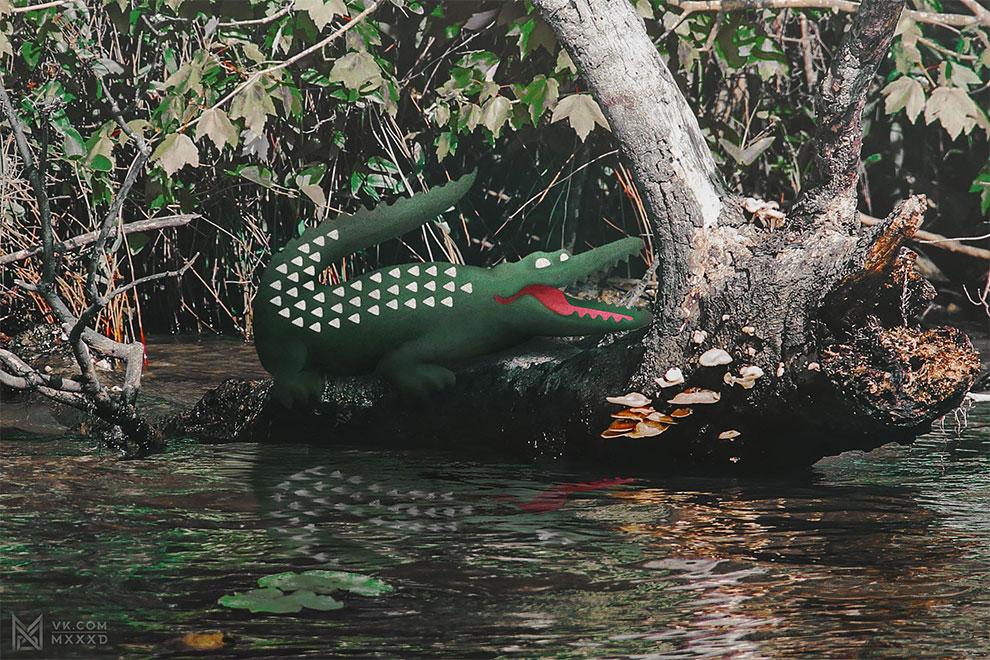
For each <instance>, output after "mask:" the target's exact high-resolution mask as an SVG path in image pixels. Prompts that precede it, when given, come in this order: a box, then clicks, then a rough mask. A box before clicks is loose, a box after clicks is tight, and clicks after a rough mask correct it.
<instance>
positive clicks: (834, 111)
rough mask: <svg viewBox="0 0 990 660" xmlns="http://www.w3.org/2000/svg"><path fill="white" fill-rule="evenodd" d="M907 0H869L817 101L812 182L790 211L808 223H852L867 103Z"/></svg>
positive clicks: (849, 225)
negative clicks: (864, 112) (868, 93)
mask: <svg viewBox="0 0 990 660" xmlns="http://www.w3.org/2000/svg"><path fill="white" fill-rule="evenodd" d="M903 9H904V0H865V1H864V2H863V3H862V4H861V5H860V9H859V11H858V12H857V13H856V16H855V17H854V18H853V21H852V25H851V26H850V29H849V32H848V33H847V34H846V36H845V38H844V39H843V40H842V44H840V46H839V49H838V51H837V52H836V53H835V57H834V58H833V59H832V65H831V67H830V68H829V72H828V76H827V77H826V78H825V80H823V81H822V85H821V88H820V90H819V95H818V98H817V100H816V103H815V112H816V114H817V117H818V127H817V130H816V132H815V140H814V144H813V145H812V154H813V156H812V168H811V173H810V176H809V178H808V185H807V187H805V189H804V190H803V191H802V192H801V196H800V197H799V199H798V200H797V202H796V203H795V206H794V209H793V211H792V214H791V215H792V217H793V218H794V220H795V221H797V222H799V223H804V224H811V223H816V224H822V225H826V224H827V225H832V226H839V227H847V228H853V227H855V226H856V225H857V224H858V218H857V215H856V184H857V182H858V180H859V163H860V151H861V148H862V145H863V106H864V105H865V104H866V94H867V92H868V91H869V87H870V84H871V83H872V82H873V79H874V77H875V76H876V73H877V68H878V67H879V66H880V63H881V62H882V61H883V60H884V58H886V57H887V53H888V52H889V50H890V42H891V40H892V39H893V38H894V30H895V29H896V28H897V22H898V20H899V19H900V16H901V11H902V10H903Z"/></svg>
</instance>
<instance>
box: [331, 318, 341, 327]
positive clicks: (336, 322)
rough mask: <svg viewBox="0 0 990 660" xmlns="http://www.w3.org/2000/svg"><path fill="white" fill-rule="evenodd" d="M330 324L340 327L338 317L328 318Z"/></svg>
mask: <svg viewBox="0 0 990 660" xmlns="http://www.w3.org/2000/svg"><path fill="white" fill-rule="evenodd" d="M330 325H332V326H333V327H335V328H339V327H340V319H330Z"/></svg>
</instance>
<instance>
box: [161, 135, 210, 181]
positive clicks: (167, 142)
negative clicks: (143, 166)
mask: <svg viewBox="0 0 990 660" xmlns="http://www.w3.org/2000/svg"><path fill="white" fill-rule="evenodd" d="M151 160H152V161H153V162H157V163H158V164H159V165H161V166H162V169H163V170H165V173H166V174H168V175H169V176H172V175H173V174H175V173H176V172H178V171H179V170H181V169H182V168H183V167H185V166H186V165H191V166H192V167H199V151H198V150H197V149H196V145H195V144H194V143H193V141H192V140H191V139H189V136H188V135H186V134H185V133H172V134H170V135H167V136H166V137H165V139H164V140H162V143H161V144H159V145H158V148H157V149H155V152H154V153H153V154H151Z"/></svg>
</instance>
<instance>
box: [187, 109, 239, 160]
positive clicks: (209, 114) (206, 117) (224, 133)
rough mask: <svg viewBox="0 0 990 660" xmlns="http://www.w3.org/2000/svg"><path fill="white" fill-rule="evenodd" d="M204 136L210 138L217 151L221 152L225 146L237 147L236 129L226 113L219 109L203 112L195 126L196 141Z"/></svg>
mask: <svg viewBox="0 0 990 660" xmlns="http://www.w3.org/2000/svg"><path fill="white" fill-rule="evenodd" d="M204 135H205V136H207V137H209V138H210V140H211V141H212V142H213V144H214V145H215V146H216V148H217V150H218V151H223V147H224V145H225V144H229V145H230V146H231V147H236V146H237V136H238V131H237V127H236V126H234V125H233V124H231V123H230V119H228V118H227V113H226V112H224V111H223V110H221V109H219V108H212V109H210V110H207V111H206V112H204V113H203V116H202V117H201V118H200V120H199V124H197V125H196V141H197V142H198V141H199V140H201V139H202V138H203V136H204Z"/></svg>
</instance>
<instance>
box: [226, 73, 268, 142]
mask: <svg viewBox="0 0 990 660" xmlns="http://www.w3.org/2000/svg"><path fill="white" fill-rule="evenodd" d="M274 114H275V104H274V103H272V97H271V95H270V94H269V93H268V90H266V89H265V86H264V85H263V84H262V82H261V81H260V80H255V81H254V82H253V83H251V84H250V85H248V86H247V87H245V88H244V89H243V90H242V91H241V92H240V93H239V94H238V95H237V96H235V97H234V99H233V101H231V103H230V117H231V118H233V119H244V126H245V128H247V129H249V130H250V131H252V132H253V133H254V134H255V135H263V134H264V131H265V122H267V121H268V115H274Z"/></svg>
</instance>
